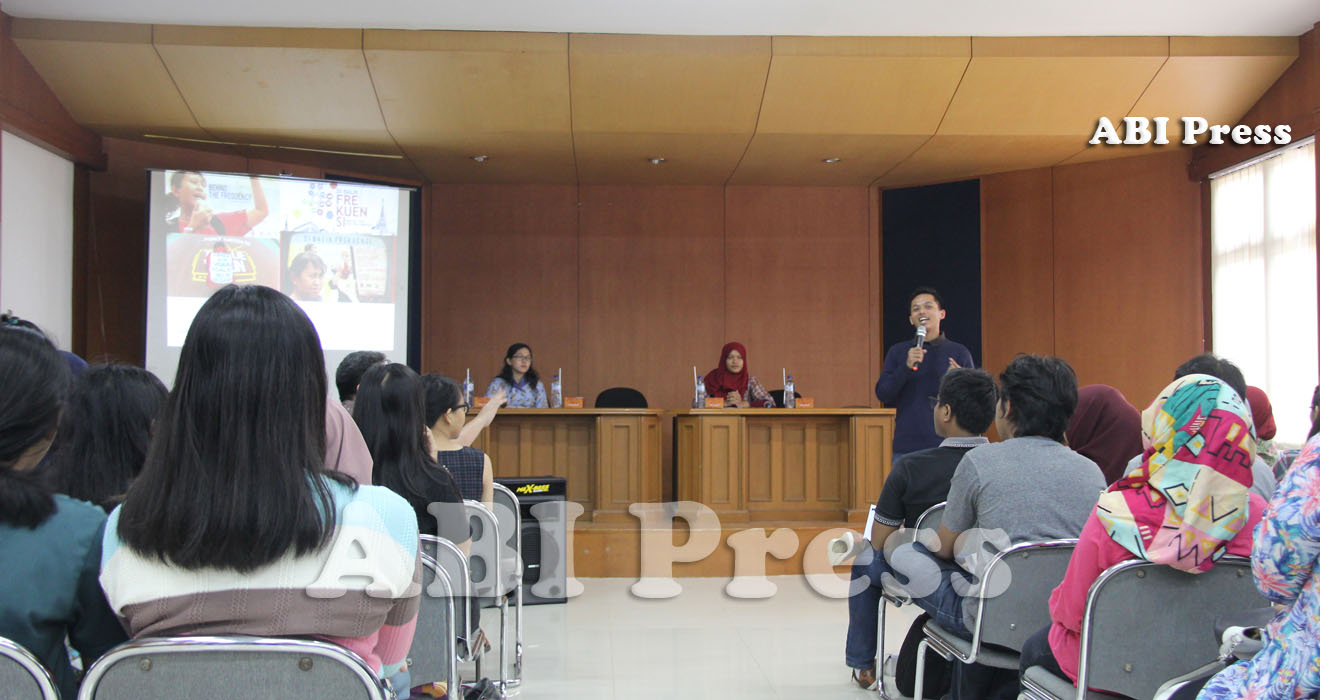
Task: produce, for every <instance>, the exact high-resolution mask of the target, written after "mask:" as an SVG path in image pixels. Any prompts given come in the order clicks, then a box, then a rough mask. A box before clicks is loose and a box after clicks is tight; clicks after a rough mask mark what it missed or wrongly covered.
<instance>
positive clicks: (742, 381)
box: [705, 343, 775, 408]
mask: <svg viewBox="0 0 1320 700" xmlns="http://www.w3.org/2000/svg"><path fill="white" fill-rule="evenodd" d="M705 382H706V395H707V396H709V397H711V398H716V399H724V405H725V407H726V408H749V407H751V406H756V407H757V408H774V407H775V400H774V399H772V398H770V392H768V391H766V390H765V387H763V386H761V383H760V382H758V381H756V377H753V376H752V375H751V373H750V372H748V371H747V348H745V347H743V344H742V343H725V344H724V349H723V350H721V351H720V364H719V366H718V367H716V368H715V369H713V370H711V371H709V372H707V373H706V378H705Z"/></svg>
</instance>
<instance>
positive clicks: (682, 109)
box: [13, 19, 1298, 187]
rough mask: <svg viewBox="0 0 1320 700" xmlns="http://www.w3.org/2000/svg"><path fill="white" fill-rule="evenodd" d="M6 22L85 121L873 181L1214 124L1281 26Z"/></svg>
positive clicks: (553, 161)
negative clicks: (1102, 121)
mask: <svg viewBox="0 0 1320 700" xmlns="http://www.w3.org/2000/svg"><path fill="white" fill-rule="evenodd" d="M13 36H14V39H15V41H16V42H17V43H18V46H19V47H20V50H22V51H23V53H24V55H25V56H26V57H27V58H28V59H29V60H30V61H31V62H32V63H33V65H34V66H35V67H36V68H37V70H38V71H39V72H40V73H41V75H42V77H43V79H45V80H46V82H47V83H48V84H49V85H50V86H51V88H52V89H53V90H54V91H55V93H56V94H57V95H58V96H59V97H60V99H61V101H62V102H63V103H64V104H65V106H66V107H67V108H68V109H69V111H70V113H71V114H72V115H73V116H74V118H75V119H77V120H78V121H79V123H82V124H84V125H86V126H88V127H89V128H91V129H93V130H95V131H97V132H99V133H102V134H106V135H114V136H125V137H130V138H142V137H143V136H144V135H145V134H159V135H167V136H185V137H190V138H203V139H212V140H220V141H228V142H234V143H237V144H256V145H257V146H239V147H236V148H238V149H240V150H241V151H242V152H253V153H263V152H267V151H269V150H270V149H267V148H262V147H261V146H280V147H286V148H288V147H302V148H321V149H328V150H335V151H347V152H351V153H367V154H376V155H388V156H397V158H393V159H383V158H366V157H362V156H355V155H351V154H341V155H336V156H333V159H334V161H335V163H336V164H344V163H347V164H351V163H353V162H354V160H355V159H356V160H357V161H360V162H361V163H362V164H363V165H362V167H360V168H357V169H359V170H363V171H370V172H392V173H397V174H399V175H400V176H405V175H411V176H413V177H417V176H420V177H423V178H425V179H427V180H429V181H433V182H447V183H463V182H471V183H502V182H506V183H515V182H526V183H574V182H581V183H593V184H597V183H601V184H603V183H618V184H629V183H639V184H650V183H655V184H661V183H663V184H720V183H737V184H802V185H861V184H867V183H871V182H874V183H876V184H879V185H881V186H884V187H896V186H904V185H913V184H924V183H928V182H936V181H942V180H951V179H959V178H966V177H974V176H977V175H981V174H986V173H993V172H1004V171H1009V170H1016V169H1021V168H1030V167H1041V166H1049V165H1055V164H1059V163H1062V162H1083V161H1085V160H1093V159H1097V158H1111V157H1122V156H1127V155H1136V154H1140V153H1143V152H1146V149H1141V148H1106V149H1098V148H1088V147H1087V144H1086V141H1087V140H1088V139H1089V138H1090V136H1091V134H1092V132H1093V131H1094V129H1095V124H1096V120H1097V119H1098V118H1099V117H1100V116H1108V117H1110V118H1111V119H1114V120H1115V121H1117V120H1118V119H1121V118H1122V117H1124V116H1128V115H1142V116H1169V117H1171V118H1173V119H1175V120H1176V119H1177V118H1178V117H1181V116H1184V115H1195V116H1203V117H1206V118H1207V119H1211V120H1213V121H1221V122H1223V123H1233V122H1235V121H1236V120H1237V119H1239V118H1240V117H1241V116H1242V115H1243V114H1244V113H1245V112H1246V110H1247V109H1248V108H1249V107H1250V105H1251V104H1253V103H1254V102H1255V101H1256V100H1257V99H1258V98H1259V97H1260V95H1262V94H1263V93H1264V92H1265V91H1266V90H1267V89H1268V88H1269V86H1270V85H1271V84H1272V83H1273V82H1274V81H1275V80H1276V79H1277V78H1278V77H1279V76H1280V75H1281V74H1282V73H1283V71H1284V70H1285V69H1286V68H1287V67H1288V66H1289V65H1290V64H1291V63H1292V62H1293V61H1294V60H1295V58H1296V56H1297V45H1298V42H1297V39H1295V38H1282V39H1279V38H1257V37H1172V38H1171V37H1067V38H1055V37H1028V38H1020V37H1018V38H1015V37H990V38H981V37H976V38H972V37H773V38H771V37H675V36H637V35H591V34H582V35H578V34H574V35H568V34H537V33H514V32H452V31H399V30H367V31H362V30H356V29H354V30H339V29H271V28H251V27H178V26H152V25H133V24H99V23H89V22H64V21H52V20H23V19H19V20H15V21H14V22H13ZM1171 136H1173V134H1171ZM477 155H486V156H489V158H488V160H486V162H484V163H478V162H476V161H474V160H472V157H473V156H477ZM265 157H271V156H269V155H268V156H265ZM650 157H663V158H665V163H664V164H662V165H660V166H654V165H651V164H650V163H648V162H647V159H648V158H650ZM824 158H839V159H840V160H839V162H837V163H834V164H829V165H827V164H825V163H822V162H821V161H822V159H824ZM343 169H354V168H351V167H345V168H343Z"/></svg>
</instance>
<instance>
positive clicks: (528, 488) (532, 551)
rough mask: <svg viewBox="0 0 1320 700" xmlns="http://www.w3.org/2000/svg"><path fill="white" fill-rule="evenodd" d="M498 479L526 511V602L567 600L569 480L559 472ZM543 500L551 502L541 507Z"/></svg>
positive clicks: (545, 502) (524, 525)
mask: <svg viewBox="0 0 1320 700" xmlns="http://www.w3.org/2000/svg"><path fill="white" fill-rule="evenodd" d="M495 482H496V483H498V484H501V485H503V486H504V487H505V488H507V489H509V490H510V491H512V492H513V495H515V496H517V497H518V510H519V511H521V515H522V558H523V579H522V581H523V582H522V589H523V604H524V605H542V604H545V603H563V602H566V601H567V597H566V595H565V593H566V591H567V588H568V586H567V575H566V574H567V570H568V556H569V552H568V530H567V527H566V523H567V517H566V514H565V510H564V504H565V497H566V496H567V494H568V481H567V480H566V479H564V478H563V477H559V476H542V477H516V478H514V477H507V478H506V477H501V478H498V479H496V480H495ZM540 504H549V505H547V506H541V507H539V508H538V507H537V506H538V505H540ZM533 510H535V511H536V512H535V513H533Z"/></svg>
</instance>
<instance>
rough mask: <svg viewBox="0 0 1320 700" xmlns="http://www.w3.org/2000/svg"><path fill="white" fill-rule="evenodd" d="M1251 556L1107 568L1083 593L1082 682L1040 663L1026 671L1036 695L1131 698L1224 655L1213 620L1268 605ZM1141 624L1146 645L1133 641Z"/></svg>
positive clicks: (1047, 698) (1035, 699)
mask: <svg viewBox="0 0 1320 700" xmlns="http://www.w3.org/2000/svg"><path fill="white" fill-rule="evenodd" d="M1265 602H1266V601H1265V598H1264V597H1263V596H1261V594H1260V592H1259V591H1258V590H1256V583H1255V580H1254V579H1253V577H1252V574H1251V560H1250V559H1246V558H1243V557H1232V556H1225V557H1223V558H1221V559H1220V560H1219V561H1218V562H1216V563H1215V566H1214V568H1212V569H1210V570H1209V571H1206V572H1203V573H1199V574H1189V573H1187V572H1184V571H1179V570H1177V569H1174V568H1173V567H1171V566H1166V565H1164V564H1155V563H1152V562H1149V561H1146V560H1144V559H1132V560H1128V561H1124V562H1119V563H1118V564H1115V565H1113V566H1111V567H1109V568H1108V569H1105V570H1104V572H1103V573H1101V574H1100V576H1099V577H1097V578H1096V580H1095V582H1094V583H1092V584H1091V589H1090V591H1089V592H1088V593H1087V595H1086V612H1085V613H1084V614H1083V616H1082V639H1081V653H1080V656H1079V657H1078V666H1077V683H1076V684H1075V685H1074V684H1073V683H1072V682H1070V681H1069V680H1068V679H1067V678H1060V677H1059V676H1056V675H1054V674H1052V673H1050V672H1049V671H1046V670H1045V669H1044V668H1042V667H1040V666H1032V667H1031V668H1029V669H1027V672H1026V673H1025V674H1024V675H1023V677H1022V696H1023V697H1026V698H1029V699H1031V700H1071V699H1073V698H1076V700H1092V699H1096V698H1106V697H1108V696H1106V695H1104V694H1102V693H1097V692H1095V691H1091V690H1087V688H1103V689H1104V690H1105V691H1106V692H1108V693H1120V694H1123V695H1127V696H1129V697H1134V698H1149V697H1153V696H1154V695H1155V694H1156V692H1158V690H1159V688H1160V686H1161V685H1163V684H1164V683H1165V682H1166V681H1168V680H1169V679H1171V678H1175V677H1177V676H1180V675H1183V674H1186V673H1187V672H1188V671H1190V670H1192V669H1195V668H1197V667H1199V666H1202V665H1203V664H1205V663H1206V662H1208V661H1212V660H1214V659H1215V658H1216V657H1217V656H1218V655H1219V639H1218V638H1217V637H1216V636H1215V633H1214V632H1215V629H1214V627H1215V619H1216V618H1217V616H1218V615H1220V614H1221V613H1222V612H1223V611H1224V610H1245V609H1248V608H1253V607H1259V606H1261V605H1263V604H1265ZM1133 630H1140V631H1141V635H1142V641H1141V644H1133V643H1132V633H1133Z"/></svg>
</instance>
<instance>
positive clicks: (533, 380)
mask: <svg viewBox="0 0 1320 700" xmlns="http://www.w3.org/2000/svg"><path fill="white" fill-rule="evenodd" d="M523 348H527V352H528V353H530V352H531V351H532V346H530V345H528V344H527V343H514V344H513V345H510V346H509V349H508V351H507V352H505V353H504V366H503V367H501V368H500V379H503V380H504V381H505V382H507V383H508V384H509V386H513V365H511V364H509V360H512V359H513V354H514V353H516V352H518V351H519V350H522V349H523ZM523 379H525V380H527V386H528V388H530V389H532V390H535V389H536V385H537V383H538V382H540V381H541V375H540V374H538V373H537V371H536V366H535V365H528V366H527V374H526V375H524V376H523Z"/></svg>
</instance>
